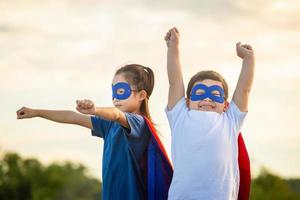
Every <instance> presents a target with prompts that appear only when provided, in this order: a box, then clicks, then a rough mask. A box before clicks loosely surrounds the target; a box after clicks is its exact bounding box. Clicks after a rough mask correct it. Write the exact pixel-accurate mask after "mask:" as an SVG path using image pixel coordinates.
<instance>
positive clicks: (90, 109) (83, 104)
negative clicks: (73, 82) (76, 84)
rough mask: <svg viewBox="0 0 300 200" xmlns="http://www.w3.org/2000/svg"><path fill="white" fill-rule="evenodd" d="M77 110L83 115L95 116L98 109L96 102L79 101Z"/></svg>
mask: <svg viewBox="0 0 300 200" xmlns="http://www.w3.org/2000/svg"><path fill="white" fill-rule="evenodd" d="M76 103H77V107H76V110H77V111H78V112H80V113H82V114H88V115H94V114H95V111H96V107H95V104H94V102H92V101H91V100H88V99H84V100H77V101H76Z"/></svg>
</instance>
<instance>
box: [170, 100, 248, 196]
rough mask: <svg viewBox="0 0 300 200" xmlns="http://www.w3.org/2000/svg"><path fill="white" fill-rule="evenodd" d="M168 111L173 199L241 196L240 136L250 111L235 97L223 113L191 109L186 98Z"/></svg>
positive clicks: (171, 192)
mask: <svg viewBox="0 0 300 200" xmlns="http://www.w3.org/2000/svg"><path fill="white" fill-rule="evenodd" d="M166 114H167V117H168V120H169V125H170V128H171V132H172V161H173V164H174V174H173V179H172V183H171V186H170V189H169V200H192V199H197V200H199V199H203V200H209V199H216V200H223V199H224V200H229V199H230V200H231V199H237V196H238V189H239V168H238V144H237V138H238V134H239V131H240V128H241V125H242V123H243V120H244V118H245V116H246V114H247V113H246V112H241V111H240V110H239V109H238V107H237V106H236V104H235V103H234V102H233V101H232V102H231V103H230V104H229V108H228V110H227V111H226V112H224V113H222V114H219V113H216V112H207V111H198V110H190V109H189V108H188V107H187V105H186V102H185V99H184V98H182V99H181V100H180V101H178V102H177V104H176V105H175V106H174V107H173V108H172V110H168V109H166Z"/></svg>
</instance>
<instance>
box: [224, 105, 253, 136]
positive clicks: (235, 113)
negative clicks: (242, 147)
mask: <svg viewBox="0 0 300 200" xmlns="http://www.w3.org/2000/svg"><path fill="white" fill-rule="evenodd" d="M247 113H248V112H242V111H240V109H239V108H238V107H237V105H236V104H235V103H234V101H231V102H230V104H229V108H228V110H227V111H226V115H227V117H228V119H229V120H230V123H231V124H232V126H233V127H232V128H233V130H234V133H235V134H236V136H237V135H238V134H239V132H240V129H241V127H242V125H243V122H244V119H245V117H246V115H247Z"/></svg>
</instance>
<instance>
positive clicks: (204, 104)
mask: <svg viewBox="0 0 300 200" xmlns="http://www.w3.org/2000/svg"><path fill="white" fill-rule="evenodd" d="M197 84H203V85H206V86H207V87H210V86H213V85H217V86H220V87H221V88H222V89H223V86H222V83H221V82H220V81H215V80H211V79H205V80H203V81H198V82H196V83H195V84H194V85H193V87H194V86H195V85H197ZM203 92H204V91H203V90H201V89H200V90H197V91H196V94H197V95H199V94H202V93H203ZM212 94H213V95H220V93H219V92H218V91H212ZM186 103H187V106H188V107H189V109H192V110H200V111H211V112H217V113H220V114H221V113H222V112H225V111H226V110H227V108H228V102H227V101H224V102H223V103H218V102H215V101H213V100H211V99H209V98H206V99H203V100H198V101H191V100H190V97H188V99H186Z"/></svg>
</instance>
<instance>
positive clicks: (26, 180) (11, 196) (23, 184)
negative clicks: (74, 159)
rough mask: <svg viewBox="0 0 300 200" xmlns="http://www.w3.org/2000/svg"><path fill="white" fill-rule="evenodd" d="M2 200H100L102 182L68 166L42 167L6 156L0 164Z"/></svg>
mask: <svg viewBox="0 0 300 200" xmlns="http://www.w3.org/2000/svg"><path fill="white" fill-rule="evenodd" d="M0 199H1V200H21V199H22V200H68V199H72V200H82V199H84V200H85V199H87V200H92V199H97V200H99V199H101V182H99V181H98V180H97V179H94V178H90V177H88V176H87V175H86V168H85V167H84V166H82V165H76V164H73V163H70V162H67V163H64V164H56V163H54V164H51V165H49V166H43V165H42V164H41V163H40V162H39V161H38V160H35V159H22V158H21V157H20V156H19V155H18V154H16V153H7V154H5V155H4V156H3V158H2V160H0Z"/></svg>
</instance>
